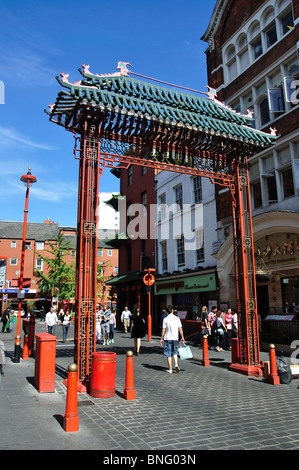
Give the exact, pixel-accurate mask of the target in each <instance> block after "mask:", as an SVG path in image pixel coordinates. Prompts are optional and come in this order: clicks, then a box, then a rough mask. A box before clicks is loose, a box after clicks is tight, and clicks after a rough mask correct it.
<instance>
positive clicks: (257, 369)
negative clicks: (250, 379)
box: [228, 362, 263, 377]
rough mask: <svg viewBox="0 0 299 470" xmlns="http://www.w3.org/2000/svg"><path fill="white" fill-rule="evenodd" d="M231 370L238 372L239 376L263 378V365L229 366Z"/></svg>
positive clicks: (238, 364)
mask: <svg viewBox="0 0 299 470" xmlns="http://www.w3.org/2000/svg"><path fill="white" fill-rule="evenodd" d="M228 369H229V370H231V371H233V372H238V373H239V374H243V375H248V376H254V377H261V376H263V365H262V364H259V365H255V366H250V365H248V364H240V363H236V362H235V363H233V364H231V365H230V366H229V368H228Z"/></svg>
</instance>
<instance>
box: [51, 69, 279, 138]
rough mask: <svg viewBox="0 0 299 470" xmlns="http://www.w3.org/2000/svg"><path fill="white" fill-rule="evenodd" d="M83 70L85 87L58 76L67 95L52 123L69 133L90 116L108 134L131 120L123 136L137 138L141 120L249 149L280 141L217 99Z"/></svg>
mask: <svg viewBox="0 0 299 470" xmlns="http://www.w3.org/2000/svg"><path fill="white" fill-rule="evenodd" d="M79 71H80V73H81V74H82V76H83V78H82V80H81V81H80V82H75V83H69V82H68V80H67V78H64V77H63V79H61V78H59V77H56V78H57V80H58V82H59V83H60V85H61V86H62V87H63V88H64V90H63V91H61V92H60V93H59V95H58V97H57V100H56V102H55V104H54V105H52V106H51V108H50V112H49V114H50V120H51V121H53V122H55V123H57V124H60V125H63V126H64V127H66V128H67V129H70V130H71V129H73V128H74V127H76V125H77V124H78V122H79V121H80V118H81V116H82V113H84V115H85V116H86V114H87V113H92V118H93V119H98V121H99V122H100V123H101V126H102V128H103V129H104V130H106V129H108V130H111V129H112V128H113V125H112V122H111V121H113V120H116V119H117V117H118V119H120V116H122V117H123V116H127V119H128V120H131V125H129V124H128V122H126V126H124V128H125V131H124V132H127V133H130V132H135V133H137V134H136V135H137V136H138V132H137V130H136V129H137V127H139V128H140V129H141V128H143V130H144V129H146V126H145V125H143V126H141V124H140V121H142V122H143V124H144V121H147V122H150V123H153V122H158V123H161V124H164V125H168V126H171V127H176V128H186V129H191V130H194V131H196V132H199V133H204V134H208V135H211V136H216V137H219V136H220V137H222V138H224V139H227V140H229V141H235V142H236V141H237V142H239V143H242V145H244V146H245V147H246V146H248V145H249V146H254V147H264V146H268V145H270V144H271V143H273V141H275V140H276V139H277V137H276V136H275V135H272V134H267V133H265V132H262V131H259V130H256V129H254V128H253V127H252V122H253V119H252V117H251V116H250V115H248V116H245V115H242V114H240V113H237V112H235V111H234V110H232V109H230V108H229V107H227V106H225V105H223V104H222V103H220V102H219V101H217V100H213V99H210V98H203V97H199V96H198V95H195V94H191V93H183V92H180V91H176V90H175V89H172V88H166V87H162V86H157V85H156V84H155V85H154V84H152V83H150V82H147V81H143V80H139V79H135V78H132V77H131V76H130V77H129V76H124V75H121V74H120V73H119V74H110V75H95V74H92V73H89V72H86V71H83V70H82V69H79ZM61 75H62V74H61ZM133 121H134V122H133ZM140 132H141V130H140ZM140 136H141V137H142V135H140Z"/></svg>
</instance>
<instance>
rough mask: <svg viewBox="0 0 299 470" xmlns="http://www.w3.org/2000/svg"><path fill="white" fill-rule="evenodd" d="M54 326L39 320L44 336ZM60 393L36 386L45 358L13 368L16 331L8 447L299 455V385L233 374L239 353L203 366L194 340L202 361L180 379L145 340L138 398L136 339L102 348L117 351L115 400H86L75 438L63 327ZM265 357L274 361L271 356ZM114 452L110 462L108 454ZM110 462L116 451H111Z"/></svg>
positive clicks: (3, 419) (2, 418)
mask: <svg viewBox="0 0 299 470" xmlns="http://www.w3.org/2000/svg"><path fill="white" fill-rule="evenodd" d="M41 331H44V323H43V322H39V321H37V322H36V333H39V332H41ZM56 334H57V354H56V357H57V358H56V380H55V392H54V393H39V392H38V391H37V390H36V388H35V387H34V384H33V378H34V367H35V360H34V358H30V359H29V360H28V361H23V360H22V359H21V361H20V363H19V364H15V363H13V362H12V360H11V357H12V355H13V349H14V336H15V333H10V334H6V333H5V334H2V333H0V339H1V340H2V341H4V343H5V345H6V354H7V358H6V366H5V376H4V377H2V379H1V383H0V395H1V398H2V400H1V401H2V404H3V403H4V402H5V403H6V405H5V406H3V405H2V407H1V410H0V448H1V449H10V450H13V449H24V450H25V449H27V450H50V449H52V450H53V449H55V450H63V449H64V450H67V449H78V450H100V451H102V452H104V451H106V453H107V451H109V452H110V453H112V455H114V454H113V453H115V455H121V454H122V452H124V451H132V452H133V451H134V452H136V451H147V452H158V451H164V452H165V451H167V452H170V453H176V452H184V451H187V452H188V453H189V454H193V453H195V454H196V452H197V451H200V450H224V449H225V450H297V449H299V409H298V397H299V379H293V380H292V382H291V383H290V384H289V385H284V384H280V385H278V386H273V385H270V384H268V383H267V382H266V381H265V379H263V378H257V377H247V376H244V375H241V374H238V373H235V372H231V371H229V370H228V365H229V363H230V352H228V351H226V352H221V353H219V352H215V351H209V359H210V361H211V365H210V367H203V366H202V365H201V359H202V349H201V348H200V347H199V345H197V344H193V343H192V342H190V343H189V344H190V346H191V348H192V352H193V355H194V357H193V359H188V360H186V361H180V367H181V371H180V372H179V373H173V374H168V373H166V369H167V365H166V359H164V358H163V356H162V348H161V347H160V345H159V338H158V337H157V336H153V337H152V341H151V342H150V343H149V342H148V341H147V338H144V339H143V340H142V346H141V355H140V356H138V357H136V356H134V359H133V361H134V385H135V390H136V399H135V400H132V401H129V400H125V399H124V398H123V391H124V387H125V376H126V351H128V350H132V349H133V340H132V339H131V338H130V336H129V334H127V335H126V334H125V333H124V332H122V331H116V334H115V343H114V344H113V345H109V346H108V347H107V346H105V347H104V346H102V345H97V350H98V351H100V350H111V351H114V352H116V353H117V360H116V379H115V389H116V393H115V396H113V397H110V398H94V397H91V396H90V395H89V394H88V393H79V394H78V414H79V431H78V432H72V433H66V432H65V431H64V429H63V427H62V418H63V416H64V414H65V406H66V387H65V385H64V384H63V380H64V378H66V377H67V368H68V365H69V364H70V363H72V362H73V341H72V335H73V332H72V330H71V331H70V333H69V339H68V341H67V343H65V344H63V343H62V342H61V328H59V327H58V328H57V330H56ZM261 359H262V360H269V356H268V353H267V352H263V353H261ZM106 453H105V452H104V454H103V455H106ZM109 455H110V454H109Z"/></svg>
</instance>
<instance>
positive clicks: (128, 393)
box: [124, 389, 136, 400]
mask: <svg viewBox="0 0 299 470" xmlns="http://www.w3.org/2000/svg"><path fill="white" fill-rule="evenodd" d="M135 398H136V390H135V389H131V390H128V389H125V390H124V399H125V400H135Z"/></svg>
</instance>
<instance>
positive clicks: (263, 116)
mask: <svg viewBox="0 0 299 470" xmlns="http://www.w3.org/2000/svg"><path fill="white" fill-rule="evenodd" d="M260 120H261V126H264V125H265V124H267V123H268V122H269V121H270V112H269V104H268V98H265V99H263V100H262V101H261V103H260Z"/></svg>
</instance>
